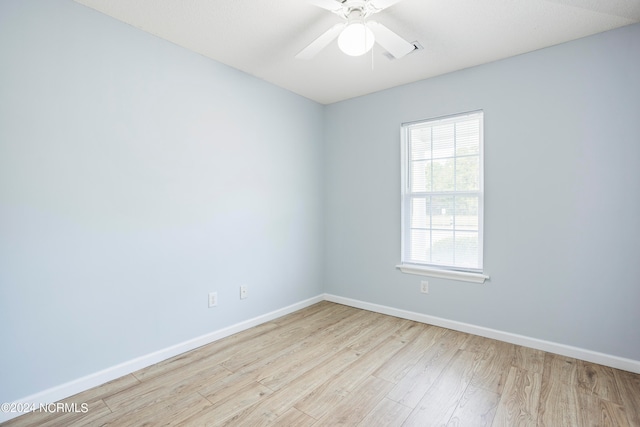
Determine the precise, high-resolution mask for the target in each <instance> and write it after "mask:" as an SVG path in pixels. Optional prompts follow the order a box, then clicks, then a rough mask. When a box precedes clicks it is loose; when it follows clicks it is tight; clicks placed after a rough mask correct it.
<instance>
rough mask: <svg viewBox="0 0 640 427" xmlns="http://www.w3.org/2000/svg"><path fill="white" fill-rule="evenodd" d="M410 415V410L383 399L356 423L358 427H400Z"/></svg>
mask: <svg viewBox="0 0 640 427" xmlns="http://www.w3.org/2000/svg"><path fill="white" fill-rule="evenodd" d="M410 413H411V408H409V407H407V406H404V405H402V404H400V403H398V402H394V401H393V400H391V399H388V398H386V397H385V398H383V399H382V400H380V402H378V405H376V407H375V408H373V409H372V410H371V412H369V414H368V415H367V416H366V417H365V418H364V419H363V420H362V421H360V423H358V427H400V426H402V424H404V421H405V420H406V419H407V417H408V416H409V414H410Z"/></svg>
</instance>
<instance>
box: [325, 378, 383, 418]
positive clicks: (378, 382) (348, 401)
mask: <svg viewBox="0 0 640 427" xmlns="http://www.w3.org/2000/svg"><path fill="white" fill-rule="evenodd" d="M391 387H393V384H392V383H390V382H388V381H385V380H383V379H380V378H376V377H373V376H369V377H367V378H366V379H365V380H364V381H362V383H361V384H360V385H359V386H358V387H356V388H355V389H354V390H353V391H352V392H351V393H349V395H348V396H347V397H346V398H345V399H343V400H342V401H341V402H340V403H339V404H337V405H336V406H335V407H334V408H332V410H331V411H329V412H327V414H326V415H325V416H324V417H322V418H321V419H320V420H319V421H318V422H317V423H316V424H314V427H334V426H354V425H357V424H358V423H360V421H362V420H363V419H364V417H366V416H367V414H368V413H369V412H371V411H372V410H373V409H374V408H375V407H376V406H377V404H378V403H379V402H380V401H381V400H382V399H383V398H384V396H385V395H386V394H387V393H388V392H389V390H390V389H391Z"/></svg>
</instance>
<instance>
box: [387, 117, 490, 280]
mask: <svg viewBox="0 0 640 427" xmlns="http://www.w3.org/2000/svg"><path fill="white" fill-rule="evenodd" d="M478 114H480V115H481V121H480V147H479V162H480V177H479V180H480V181H479V183H480V189H479V191H478V192H477V193H478V224H479V227H478V228H479V229H478V237H479V241H480V246H479V254H478V256H479V261H480V268H464V267H454V266H438V265H434V264H426V263H425V264H422V263H412V262H410V261H405V254H406V244H407V242H406V233H407V231H406V227H408V226H409V225H408V224H409V223H410V218H409V215H410V212H407V211H408V209H407V206H406V205H407V198H408V197H411V196H410V195H408V194H410V192H409V188H408V185H409V178H408V175H407V174H408V173H409V170H408V169H409V161H408V160H409V159H408V156H409V132H410V129H411V127H412V126H414V125H419V124H424V123H428V122H436V121H440V122H447V121H452V122H455V121H458V120H460V119H461V118H464V117H467V116H474V115H478ZM400 140H401V165H400V168H401V174H402V175H401V191H400V206H401V218H400V219H401V224H400V225H401V248H400V259H401V262H400V264H398V265H397V266H396V268H398V269H400V270H401V271H402V272H403V273H408V274H417V275H423V276H430V277H437V278H444V279H453V280H460V281H465V282H474V283H484V281H485V280H487V279H489V276H487V275H485V274H484V257H483V255H484V254H483V252H484V251H483V249H484V111H483V110H475V111H468V112H464V113H459V114H452V115H447V116H440V117H432V118H429V119H424V120H417V121H412V122H406V123H402V124H401V127H400Z"/></svg>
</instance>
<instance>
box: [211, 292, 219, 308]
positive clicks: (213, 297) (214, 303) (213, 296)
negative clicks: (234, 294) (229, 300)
mask: <svg viewBox="0 0 640 427" xmlns="http://www.w3.org/2000/svg"><path fill="white" fill-rule="evenodd" d="M217 305H218V293H217V292H209V308H211V307H215V306H217Z"/></svg>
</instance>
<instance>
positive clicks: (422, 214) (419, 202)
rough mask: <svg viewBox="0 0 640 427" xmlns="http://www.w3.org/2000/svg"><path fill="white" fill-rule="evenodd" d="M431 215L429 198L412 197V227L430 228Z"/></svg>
mask: <svg viewBox="0 0 640 427" xmlns="http://www.w3.org/2000/svg"><path fill="white" fill-rule="evenodd" d="M430 227H431V217H430V207H429V199H428V198H422V197H421V198H413V199H411V228H430Z"/></svg>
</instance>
